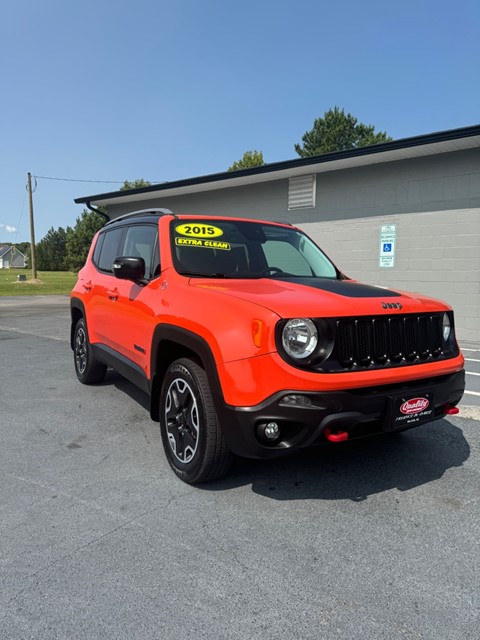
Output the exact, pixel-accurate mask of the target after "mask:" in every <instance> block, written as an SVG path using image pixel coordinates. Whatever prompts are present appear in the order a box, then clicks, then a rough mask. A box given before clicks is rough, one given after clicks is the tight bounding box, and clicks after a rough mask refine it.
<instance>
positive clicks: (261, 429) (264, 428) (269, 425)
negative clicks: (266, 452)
mask: <svg viewBox="0 0 480 640" xmlns="http://www.w3.org/2000/svg"><path fill="white" fill-rule="evenodd" d="M257 435H258V437H259V438H261V439H262V440H267V441H268V442H270V443H271V444H273V442H275V440H278V438H279V436H280V427H279V426H278V424H277V423H276V422H273V421H272V422H262V423H261V424H259V425H258V427H257Z"/></svg>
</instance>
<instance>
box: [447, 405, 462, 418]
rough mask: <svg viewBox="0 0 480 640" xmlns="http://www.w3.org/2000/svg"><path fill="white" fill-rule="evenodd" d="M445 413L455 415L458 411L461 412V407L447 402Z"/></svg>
mask: <svg viewBox="0 0 480 640" xmlns="http://www.w3.org/2000/svg"><path fill="white" fill-rule="evenodd" d="M443 413H444V414H445V415H447V416H455V415H457V413H460V409H459V408H458V407H452V405H451V404H447V405H446V406H445V409H444V410H443Z"/></svg>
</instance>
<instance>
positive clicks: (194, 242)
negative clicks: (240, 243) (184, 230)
mask: <svg viewBox="0 0 480 640" xmlns="http://www.w3.org/2000/svg"><path fill="white" fill-rule="evenodd" d="M175 244H176V245H177V247H203V248H204V249H222V250H223V251H230V250H231V248H232V247H231V246H230V244H229V243H228V242H222V240H203V238H175Z"/></svg>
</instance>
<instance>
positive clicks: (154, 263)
mask: <svg viewBox="0 0 480 640" xmlns="http://www.w3.org/2000/svg"><path fill="white" fill-rule="evenodd" d="M118 255H122V256H131V257H138V258H143V259H144V260H145V277H146V278H149V279H150V278H154V277H155V276H157V275H159V273H160V258H159V254H158V228H157V226H153V225H151V224H148V225H147V224H146V225H142V224H136V225H132V226H131V227H128V228H127V233H126V234H125V241H124V243H123V250H122V251H121V252H120V253H119V254H118Z"/></svg>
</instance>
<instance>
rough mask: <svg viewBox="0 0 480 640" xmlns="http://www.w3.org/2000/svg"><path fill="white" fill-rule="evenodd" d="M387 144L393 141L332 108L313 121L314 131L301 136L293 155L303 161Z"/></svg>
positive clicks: (371, 126)
mask: <svg viewBox="0 0 480 640" xmlns="http://www.w3.org/2000/svg"><path fill="white" fill-rule="evenodd" d="M390 140H392V138H390V136H387V134H386V133H385V132H384V131H379V132H377V133H375V127H374V126H373V125H370V124H363V123H361V122H358V119H357V118H355V117H354V116H352V114H351V113H345V111H344V109H340V108H339V107H334V108H333V109H330V110H329V111H326V112H325V113H324V115H323V117H322V118H317V119H316V120H315V121H314V123H313V128H312V129H311V130H310V131H307V132H306V133H304V135H303V136H302V142H303V145H300V144H296V145H295V151H296V152H297V153H298V155H299V156H301V157H302V158H306V157H309V156H318V155H321V154H322V153H330V152H331V151H344V150H347V149H356V148H357V147H366V146H367V145H369V144H378V143H380V142H389V141H390Z"/></svg>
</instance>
